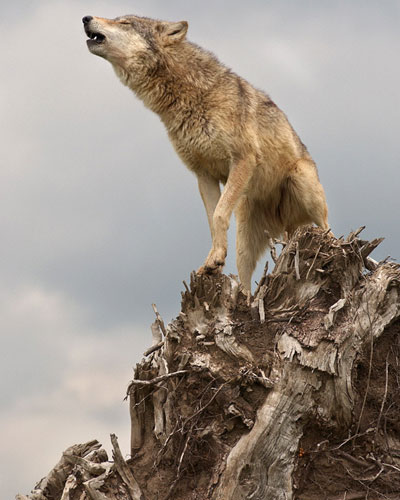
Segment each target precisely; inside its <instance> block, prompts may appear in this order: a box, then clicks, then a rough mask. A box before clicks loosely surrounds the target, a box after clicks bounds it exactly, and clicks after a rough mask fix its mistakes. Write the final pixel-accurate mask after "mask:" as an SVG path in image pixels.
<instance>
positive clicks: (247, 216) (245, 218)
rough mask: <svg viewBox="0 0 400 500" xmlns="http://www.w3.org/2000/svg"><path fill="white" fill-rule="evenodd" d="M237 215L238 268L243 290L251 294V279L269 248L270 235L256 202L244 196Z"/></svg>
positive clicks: (237, 208) (236, 212)
mask: <svg viewBox="0 0 400 500" xmlns="http://www.w3.org/2000/svg"><path fill="white" fill-rule="evenodd" d="M235 215H236V266H237V269H238V273H239V279H240V282H241V284H242V286H243V288H244V289H245V290H246V291H247V292H248V293H251V277H252V274H253V272H254V269H255V267H256V264H257V260H258V259H259V257H260V256H261V254H262V253H263V252H264V250H265V249H266V248H267V246H268V243H269V237H268V234H267V233H266V231H265V229H264V228H265V224H264V223H263V222H264V216H263V214H262V213H260V211H259V210H257V206H256V204H255V203H254V202H252V201H251V200H249V199H248V198H247V196H243V197H242V198H241V199H240V201H239V204H238V206H237V207H236V210H235Z"/></svg>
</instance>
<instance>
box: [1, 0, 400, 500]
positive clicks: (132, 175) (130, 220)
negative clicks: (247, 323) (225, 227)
mask: <svg viewBox="0 0 400 500" xmlns="http://www.w3.org/2000/svg"><path fill="white" fill-rule="evenodd" d="M227 5H228V3H227V2H222V1H213V2H211V1H209V0H203V1H202V2H188V1H187V0H186V1H184V0H181V1H179V0H170V1H169V2H165V1H162V0H150V1H149V0H146V1H144V0H139V1H136V2H134V4H132V2H128V1H123V0H113V2H105V1H85V2H82V1H80V2H78V1H77V0H75V1H74V0H68V1H67V0H56V1H55V0H38V1H36V2H31V1H29V2H28V1H27V0H24V1H22V0H19V1H18V2H8V1H7V2H3V1H1V2H0V6H1V10H2V16H1V19H0V28H1V32H2V67H3V70H2V73H1V79H0V134H1V139H2V147H1V150H0V165H1V170H0V172H1V174H0V175H1V184H0V207H1V210H0V234H1V235H2V246H1V259H0V275H1V280H0V318H1V330H0V331H1V340H2V349H1V354H0V356H1V362H0V367H1V368H0V370H1V373H0V384H1V392H0V394H1V399H0V429H1V430H2V438H1V443H2V459H1V460H2V461H4V462H5V463H2V464H1V467H0V497H1V498H13V494H15V493H17V492H23V493H27V492H28V491H29V490H30V489H31V488H32V487H33V486H34V483H35V481H37V480H39V479H40V477H42V476H43V475H45V474H47V472H48V471H49V469H50V468H51V467H52V466H53V465H54V464H55V462H56V461H57V460H58V458H59V455H60V454H61V452H62V451H63V450H64V449H65V448H66V447H68V446H70V445H71V444H75V443H77V442H82V441H86V440H89V439H92V438H97V439H99V440H100V441H101V442H103V444H105V445H106V447H107V448H109V445H108V442H109V437H108V436H109V434H110V433H111V432H115V433H116V434H117V435H118V436H119V438H120V442H121V447H122V450H123V452H124V453H128V449H129V445H128V443H129V416H128V406H127V404H126V403H124V402H123V401H122V399H123V397H124V391H125V388H126V386H127V384H128V382H129V380H130V378H131V377H132V367H133V366H134V365H135V363H136V362H138V361H139V359H140V357H141V354H142V352H143V350H144V349H145V348H146V347H148V346H149V345H150V342H151V335H150V328H149V325H150V323H151V322H152V321H153V312H152V309H151V303H152V302H156V303H157V306H158V309H159V311H160V312H161V314H162V315H163V317H164V319H165V320H170V319H171V318H172V317H173V316H174V315H176V314H177V313H178V311H179V301H180V290H181V289H182V280H183V279H186V280H187V279H188V277H189V274H190V272H191V270H192V269H195V268H197V267H199V265H200V264H201V263H202V261H203V259H204V258H205V256H206V255H207V253H208V250H209V246H210V237H209V234H208V227H207V221H206V217H205V213H204V209H203V207H202V203H201V200H200V196H199V195H198V193H197V185H196V181H195V178H194V177H193V176H192V174H190V173H189V171H187V170H186V169H185V167H184V166H183V165H182V164H181V163H180V161H179V159H178V158H177V157H176V155H175V153H174V151H173V149H172V147H171V145H170V144H169V142H168V139H167V137H166V134H165V131H164V130H163V126H162V124H161V123H160V121H159V119H158V117H157V116H155V115H153V114H152V113H151V112H150V111H148V110H147V109H145V108H144V107H143V105H142V104H141V103H140V102H139V101H138V100H137V99H136V98H135V97H134V95H133V94H132V93H131V92H130V91H129V90H128V89H127V88H125V87H123V86H122V85H121V84H120V82H119V81H118V79H117V78H116V77H115V75H114V72H113V70H112V68H111V66H110V65H109V64H108V63H107V62H106V61H104V60H102V59H100V58H97V57H94V56H92V55H91V54H89V52H88V50H87V48H86V44H85V36H84V34H83V30H82V26H81V18H82V16H84V15H87V14H92V15H99V16H103V17H116V16H118V15H123V14H129V13H135V14H139V15H147V16H150V17H158V18H164V19H168V20H174V21H178V20H182V19H186V20H188V21H189V35H188V36H189V38H190V39H191V40H193V41H195V42H197V43H198V44H200V45H202V46H204V47H206V48H208V49H210V50H212V51H213V52H215V53H216V54H217V55H218V57H219V58H220V59H221V60H222V61H223V62H225V63H226V64H227V65H228V66H230V67H232V68H233V69H234V71H236V72H237V73H239V74H240V75H241V76H243V77H245V78H246V79H247V80H249V81H250V82H251V83H253V84H254V85H256V86H257V87H259V88H262V89H264V90H266V91H267V92H268V93H269V94H270V95H271V97H272V98H273V99H274V100H275V102H276V103H277V104H278V105H279V106H280V107H281V108H282V109H283V110H284V111H285V113H286V114H287V115H288V117H289V119H290V121H291V122H292V124H293V126H294V127H295V129H296V130H297V132H298V133H299V135H300V137H301V139H302V140H303V142H304V143H305V144H306V145H307V146H308V149H309V151H310V152H311V154H312V155H313V157H314V159H315V160H316V162H317V164H318V168H319V173H320V177H321V180H322V183H323V185H324V187H325V190H326V193H327V198H328V204H329V208H330V223H331V226H332V229H333V231H334V233H335V234H336V235H338V236H339V235H341V234H347V233H348V232H349V231H350V230H352V229H355V228H357V227H359V226H361V225H366V226H367V229H366V231H365V233H364V234H365V236H366V237H369V238H373V237H377V236H385V237H386V240H385V242H384V243H383V244H382V245H381V247H380V248H379V249H378V250H377V251H376V252H375V254H374V257H375V258H376V259H381V258H384V257H386V256H387V255H389V254H390V255H391V256H392V257H393V258H396V257H399V256H400V236H399V230H398V226H399V225H398V216H399V211H400V199H399V195H398V193H399V180H400V173H399V168H400V153H399V149H400V148H399V140H398V122H399V114H400V91H399V88H400V69H399V53H400V37H399V31H398V26H399V21H400V4H399V2H398V1H389V0H388V1H385V2H379V1H376V2H373V1H366V0H362V1H361V0H360V1H355V0H353V1H352V2H349V1H336V2H327V1H321V0H312V1H311V0H309V1H305V0H304V1H301V2H294V1H284V2H282V1H278V0H271V1H261V0H259V1H256V0H248V1H247V2H242V1H240V2H239V1H237V0H234V1H231V2H229V8H228V7H227ZM232 227H233V224H232ZM233 236H234V234H233V230H231V232H230V239H229V243H230V250H229V254H228V261H227V266H226V271H227V272H236V270H235V265H234V237H233ZM262 267H263V264H262V263H261V264H260V266H259V267H258V271H257V272H256V274H255V276H254V279H255V280H257V276H258V275H259V274H260V272H261V268H262Z"/></svg>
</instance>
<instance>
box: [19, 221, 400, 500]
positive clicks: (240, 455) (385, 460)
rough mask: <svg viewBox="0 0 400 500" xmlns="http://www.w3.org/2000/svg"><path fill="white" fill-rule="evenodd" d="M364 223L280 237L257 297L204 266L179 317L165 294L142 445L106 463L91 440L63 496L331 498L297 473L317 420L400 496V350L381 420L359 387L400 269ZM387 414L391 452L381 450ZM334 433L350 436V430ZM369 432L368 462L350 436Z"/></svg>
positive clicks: (134, 390) (141, 376) (383, 329)
mask: <svg viewBox="0 0 400 500" xmlns="http://www.w3.org/2000/svg"><path fill="white" fill-rule="evenodd" d="M361 230H362V228H360V230H357V231H354V232H352V233H351V234H350V235H349V236H348V237H347V238H346V239H344V238H340V239H336V238H334V237H333V236H332V235H331V233H329V232H327V231H325V232H324V231H322V230H320V229H318V228H311V227H307V228H302V229H299V230H297V231H296V232H295V234H294V235H293V237H292V239H291V240H290V241H288V242H285V243H284V244H283V248H282V251H281V253H280V255H279V256H278V255H277V253H276V251H275V254H274V260H275V261H276V262H275V268H274V269H273V271H272V272H271V273H270V274H268V267H267V266H266V269H265V271H264V274H263V276H262V277H261V280H260V282H259V286H258V288H257V290H256V292H255V295H254V296H253V297H252V301H251V303H250V305H249V304H248V301H247V296H245V295H244V294H243V293H242V292H241V287H240V284H239V283H238V280H237V279H236V277H234V276H229V277H228V276H224V275H218V276H198V275H196V274H194V273H193V274H192V275H191V279H190V283H189V284H188V285H187V284H186V283H185V291H184V292H183V293H182V309H181V312H180V314H179V316H178V317H177V318H176V319H175V320H174V321H172V322H171V323H170V324H169V325H167V326H165V324H164V322H163V320H162V318H161V316H160V314H159V312H158V310H157V308H156V307H155V306H154V312H155V314H156V320H155V322H154V323H153V325H152V328H151V330H152V335H153V346H152V347H151V348H149V349H148V350H147V351H146V353H145V357H144V358H143V360H142V361H141V362H140V363H138V364H137V365H136V368H135V370H134V380H133V381H131V383H130V384H129V387H128V397H129V404H130V416H131V459H130V460H129V461H128V463H126V462H125V461H124V460H123V459H122V457H121V456H120V453H119V452H118V447H117V446H116V443H115V441H113V446H114V450H115V451H114V456H115V464H114V465H112V468H111V472H110V468H109V469H107V470H104V471H103V472H102V470H103V469H102V468H103V467H104V464H103V463H100V464H98V465H97V467H99V469H98V470H96V469H95V468H94V466H93V464H92V465H90V463H86V466H85V461H86V462H87V460H88V459H87V457H86V458H85V456H84V455H83V452H81V454H80V455H79V456H80V457H81V458H80V459H79V460H78V459H77V458H76V459H74V460H75V462H74V463H75V464H76V465H75V466H76V467H80V468H81V469H84V470H85V471H86V472H85V473H86V475H88V474H89V475H90V474H91V475H92V478H91V479H87V480H86V482H85V483H84V484H85V485H86V486H85V489H84V490H82V489H79V485H77V482H78V483H79V481H78V478H77V477H76V476H74V474H73V473H71V471H72V469H71V467H72V465H71V461H66V463H67V464H68V466H66V467H67V468H66V469H63V470H64V472H63V475H62V480H61V481H60V482H57V491H58V493H59V496H54V498H61V493H62V492H63V491H64V493H63V495H64V497H63V500H78V498H79V500H84V499H90V498H91V499H94V500H105V498H107V499H108V498H110V499H113V500H115V499H117V500H119V498H122V497H121V496H118V495H119V494H120V493H118V488H123V489H124V491H125V492H126V495H127V496H126V497H124V498H131V499H132V500H135V499H136V498H141V499H143V500H155V499H159V500H167V499H174V500H191V499H192V500H199V499H201V500H206V499H209V500H228V499H229V500H239V499H248V498H251V499H253V500H266V499H268V500H294V499H296V498H299V499H300V498H301V499H307V500H309V499H310V500H315V499H318V498H322V497H321V496H318V495H320V494H321V493H320V490H318V487H316V488H317V489H316V491H317V492H316V494H315V496H313V493H310V491H312V490H307V488H306V489H305V491H307V493H305V494H304V495H303V496H302V493H301V486H299V484H300V483H299V480H295V479H294V478H295V477H297V476H296V474H297V472H296V471H297V470H298V468H299V466H300V465H299V460H303V461H304V460H305V457H306V456H307V453H306V452H305V451H304V446H305V445H304V444H303V441H302V440H304V439H311V438H310V437H309V431H308V429H310V428H315V427H317V426H318V427H319V428H322V429H325V434H324V435H327V436H328V437H327V438H324V439H320V442H319V443H316V444H315V451H314V452H313V453H322V452H323V450H325V449H326V448H327V447H328V446H331V453H334V452H336V453H338V455H337V460H341V461H345V466H344V469H343V470H344V471H345V472H344V473H347V472H346V471H348V470H349V467H356V466H357V467H361V466H363V465H364V464H367V465H366V470H368V471H372V472H370V473H369V475H365V477H366V478H369V477H371V478H372V479H370V480H369V481H372V480H373V481H374V488H375V489H374V490H373V491H374V492H375V493H374V495H375V496H371V498H400V455H399V458H398V459H396V455H394V454H391V455H390V454H389V455H390V456H389V455H388V453H389V452H388V450H390V449H392V448H393V449H395V448H396V446H400V444H399V445H398V443H400V429H399V426H397V427H396V426H395V425H394V424H393V425H392V426H391V427H390V426H388V425H387V420H385V419H386V413H385V409H386V408H387V406H388V405H389V404H388V398H389V397H390V394H391V390H392V392H393V388H392V389H391V387H392V385H393V383H394V381H395V380H400V373H399V370H400V362H399V361H398V360H397V361H390V360H392V358H393V360H396V357H395V355H394V354H392V355H391V356H392V357H390V356H389V354H387V355H386V354H385V357H384V358H383V367H384V369H383V384H382V395H383V398H384V399H383V400H382V401H379V404H378V405H376V406H377V419H376V424H375V425H376V426H375V427H373V428H372V430H370V429H366V428H365V427H363V425H364V420H362V419H363V413H364V414H365V408H366V406H367V405H368V401H367V390H368V387H369V384H367V385H366V390H365V391H364V392H363V393H362V394H360V393H359V392H357V391H356V389H355V387H356V385H357V383H358V382H357V380H358V379H357V380H356V377H357V376H358V375H357V370H356V367H357V366H358V363H360V360H361V359H364V358H363V357H365V355H366V354H365V353H367V352H368V353H369V354H368V356H367V357H368V359H369V361H370V362H371V363H372V361H373V354H374V352H373V349H375V346H379V343H380V342H381V338H382V337H383V334H384V333H387V334H388V335H389V334H390V332H391V331H392V330H390V328H392V327H393V325H397V322H396V321H397V320H398V319H399V316H400V269H399V266H398V265H397V264H394V263H392V262H386V261H385V262H381V263H378V262H376V261H374V260H373V259H371V258H370V257H369V254H370V253H371V252H372V250H373V249H374V248H375V247H376V246H377V245H378V244H379V243H380V242H381V239H376V240H373V241H371V242H369V241H364V240H361V239H360V238H359V233H360V232H361ZM399 330H400V328H399ZM393 331H395V330H393ZM396 331H397V330H396ZM388 332H389V333H388ZM391 335H392V334H391ZM393 335H395V333H393ZM399 345H400V343H399ZM371 349H372V351H371ZM399 351H400V348H399ZM396 352H397V351H396ZM396 363H397V364H396ZM395 370H397V374H398V375H397V379H396V377H395V376H394V375H393V373H394V371H395ZM367 376H368V377H371V369H370V370H369V374H368V371H367ZM391 384H392V385H391ZM399 394H400V389H399ZM363 400H364V402H363ZM357 405H358V406H357ZM360 406H362V408H361V411H360V412H359V416H358V417H355V408H356V407H357V408H360ZM391 406H393V403H391ZM357 411H358V410H357ZM384 421H385V422H386V423H385V425H386V427H385V437H384V442H385V443H386V444H385V446H386V448H385V450H386V451H385V453H386V455H384V456H383V455H382V457H379V456H378V455H379V449H380V448H379V446H378V442H380V441H379V440H381V441H382V439H383V438H382V437H381V436H382V431H381V428H382V425H383V422H384ZM389 421H390V420H389ZM365 425H366V424H365ZM335 436H346V437H347V439H346V437H345V438H343V439H342V442H341V444H340V443H339V444H338V442H337V441H335ZM348 436H352V437H348ZM360 436H361V437H365V436H367V437H368V436H374V445H373V446H374V447H375V448H374V455H373V460H372V459H371V458H370V459H369V460H370V462H367V461H365V460H364V459H363V460H361V459H360V458H359V457H356V456H352V455H351V449H347V448H346V446H351V445H353V446H354V440H355V439H357V438H360ZM331 442H332V444H331ZM382 442H383V441H382ZM388 443H394V444H392V445H390V446H391V447H390V446H389V444H388ZM92 446H93V445H92ZM299 450H300V451H299ZM339 452H340V453H341V455H339ZM74 454H75V455H76V453H74ZM315 456H316V455H315ZM349 457H350V458H349ZM371 460H372V461H371ZM396 460H397V461H396ZM374 461H375V462H374ZM89 462H90V461H89ZM310 463H311V462H310ZM63 467H64V466H63ZM68 467H69V468H68ZM90 467H91V469H90ZM346 467H347V468H346ZM89 470H90V471H91V472H88V471H89ZM112 471H114V472H112ZM115 473H118V478H119V479H118V481H117V480H116V479H115V475H114V476H113V474H115ZM396 474H398V478H397V476H396ZM53 475H54V474H53ZM325 475H326V474H325ZM93 476H94V477H93ZM353 476H354V474H352V476H351V477H353ZM87 477H88V476H87ZM360 477H361V476H360ZM386 477H387V478H390V481H389V480H388V481H387V483H383V479H384V478H386ZM74 478H75V479H74ZM99 478H101V479H100V481H99ZM94 479H96V480H97V483H96V482H93V481H94ZM397 479H398V483H397V482H396V481H397ZM351 480H352V481H353V479H351ZM47 481H48V482H49V481H50V479H48V480H47ZM380 481H381V482H380ZM50 482H51V481H50ZM61 483H63V484H61ZM360 484H361V485H364V486H365V488H366V491H367V489H368V488H369V485H370V484H371V483H370V482H367V480H365V481H364V480H363V481H361V482H360V481H358V482H356V487H355V489H353V490H351V489H349V488H348V487H347V486H346V487H345V486H344V484H342V483H341V481H337V484H336V483H335V484H333V485H332V484H330V486H329V488H330V491H331V493H329V494H328V493H327V494H326V496H325V497H324V498H327V499H331V498H358V497H355V496H354V495H357V494H359V493H360ZM383 484H385V485H386V486H383ZM387 484H390V485H391V486H387ZM397 484H398V485H399V487H398V491H397V490H396V488H397V486H396V485H397ZM299 488H300V489H299ZM379 488H381V489H379ZM390 488H391V489H390ZM303 489H304V488H303ZM39 490H40V492H41V494H42V495H45V496H43V497H37V499H36V497H34V496H31V497H27V498H29V499H32V500H33V499H34V498H35V500H50V498H51V500H53V497H50V496H46V492H45V490H44V489H43V484H42V486H41V487H40V488H39ZM76 492H80V493H81V494H82V496H80V497H78V496H76V495H75V493H76ZM381 492H382V495H383V494H384V495H386V496H382V497H381V496H379V495H380V494H381ZM397 494H398V496H397V497H396V496H393V495H397ZM74 495H75V496H74ZM85 495H86V496H85ZM128 495H129V496H128ZM351 495H353V496H351ZM391 495H392V496H391ZM21 498H23V497H21ZM360 498H361V497H360Z"/></svg>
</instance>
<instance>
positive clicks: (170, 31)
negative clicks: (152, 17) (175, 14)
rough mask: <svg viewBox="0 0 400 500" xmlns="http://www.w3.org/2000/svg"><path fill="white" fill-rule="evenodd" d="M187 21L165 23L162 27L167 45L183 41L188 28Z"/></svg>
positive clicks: (162, 33) (163, 37)
mask: <svg viewBox="0 0 400 500" xmlns="http://www.w3.org/2000/svg"><path fill="white" fill-rule="evenodd" d="M188 27H189V25H188V23H187V21H180V22H179V23H163V24H162V29H161V35H162V39H163V42H164V44H165V45H172V44H173V43H177V42H180V41H182V40H183V39H184V38H185V36H186V33H187V30H188Z"/></svg>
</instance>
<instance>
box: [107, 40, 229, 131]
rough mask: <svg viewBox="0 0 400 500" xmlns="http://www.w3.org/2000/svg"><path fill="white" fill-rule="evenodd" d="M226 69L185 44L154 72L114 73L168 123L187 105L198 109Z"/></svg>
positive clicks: (200, 50) (122, 70)
mask: <svg viewBox="0 0 400 500" xmlns="http://www.w3.org/2000/svg"><path fill="white" fill-rule="evenodd" d="M223 71H226V68H225V67H224V66H223V65H222V64H221V63H219V62H218V61H217V59H216V58H215V57H214V56H213V55H212V54H209V53H208V52H205V51H203V50H202V49H200V48H199V47H196V46H195V45H193V44H191V43H190V42H186V43H184V44H183V45H182V47H180V50H179V52H176V53H172V54H166V56H165V59H164V61H162V62H160V64H159V65H158V66H157V67H156V68H152V69H151V70H148V69H146V68H143V74H142V75H140V78H138V72H141V69H139V68H136V69H135V73H133V72H132V71H126V70H124V69H116V72H117V74H118V76H119V78H120V79H121V81H122V82H123V83H124V84H125V85H127V86H128V87H129V88H130V89H131V90H133V92H134V93H135V94H136V95H137V96H138V97H139V98H140V99H141V100H142V101H143V102H144V104H145V105H146V106H147V107H148V108H150V109H151V110H152V111H154V112H155V113H157V114H158V115H159V116H160V117H161V119H162V120H163V121H164V122H166V121H169V122H170V121H171V119H173V118H174V115H175V114H176V112H177V110H178V109H179V110H180V111H181V110H182V107H186V105H190V106H193V105H197V106H200V105H201V101H202V98H203V96H205V95H206V94H207V93H208V91H209V89H210V88H211V87H212V86H213V85H214V82H215V81H216V78H217V77H218V74H219V73H220V72H223Z"/></svg>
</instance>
